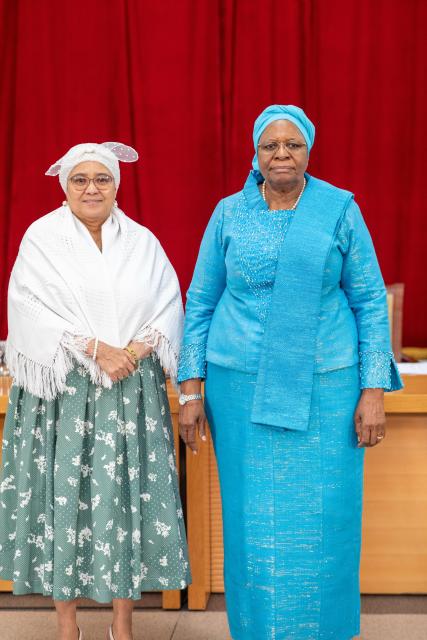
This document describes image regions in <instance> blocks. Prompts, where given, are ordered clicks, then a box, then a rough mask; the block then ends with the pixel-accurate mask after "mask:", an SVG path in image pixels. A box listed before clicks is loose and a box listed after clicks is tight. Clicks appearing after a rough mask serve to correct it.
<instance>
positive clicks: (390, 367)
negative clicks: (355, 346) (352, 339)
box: [359, 351, 403, 391]
mask: <svg viewBox="0 0 427 640" xmlns="http://www.w3.org/2000/svg"><path fill="white" fill-rule="evenodd" d="M359 358H360V364H359V366H360V387H361V389H374V388H375V389H384V390H385V391H395V390H396V389H400V388H401V387H402V386H403V385H402V382H401V380H400V376H399V372H398V370H397V367H396V363H395V361H394V357H393V353H392V352H391V351H364V352H362V353H360V354H359Z"/></svg>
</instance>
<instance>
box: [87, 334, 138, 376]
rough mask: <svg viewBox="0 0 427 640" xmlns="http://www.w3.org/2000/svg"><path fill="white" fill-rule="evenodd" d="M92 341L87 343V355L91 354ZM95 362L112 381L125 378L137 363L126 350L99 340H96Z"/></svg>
mask: <svg viewBox="0 0 427 640" xmlns="http://www.w3.org/2000/svg"><path fill="white" fill-rule="evenodd" d="M94 343H95V341H91V342H90V343H89V344H88V354H89V355H92V354H93V349H94ZM96 362H97V363H98V364H99V366H100V367H101V369H102V370H103V371H104V372H105V373H106V374H107V375H108V376H109V377H110V378H111V380H112V381H113V382H118V381H119V380H123V378H127V377H128V375H130V374H131V373H133V372H134V371H135V368H136V365H137V363H136V362H135V361H134V359H133V358H132V356H131V354H130V353H129V352H128V351H125V350H124V349H120V348H118V347H112V346H111V345H109V344H106V343H105V342H101V341H99V342H98V349H97V351H96Z"/></svg>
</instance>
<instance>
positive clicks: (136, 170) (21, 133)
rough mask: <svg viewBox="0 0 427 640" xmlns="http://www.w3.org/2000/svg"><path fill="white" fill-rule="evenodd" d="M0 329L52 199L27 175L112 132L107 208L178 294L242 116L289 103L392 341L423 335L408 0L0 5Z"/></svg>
mask: <svg viewBox="0 0 427 640" xmlns="http://www.w3.org/2000/svg"><path fill="white" fill-rule="evenodd" d="M0 11H1V15H0V18H1V26H0V54H1V55H0V74H1V78H0V82H1V94H0V136H1V137H0V165H1V166H0V230H1V240H0V259H1V268H0V303H1V306H0V316H1V317H0V337H4V336H5V335H6V330H7V329H6V303H5V300H6V291H7V282H8V277H9V273H10V269H11V267H12V265H13V262H14V259H15V257H16V253H17V250H18V246H19V242H20V240H21V237H22V235H23V233H24V231H25V229H26V228H27V227H28V225H29V224H30V223H31V222H32V221H33V220H35V219H36V218H38V217H40V216H41V215H43V214H44V213H46V212H48V211H50V210H52V209H53V208H55V207H57V206H59V204H60V203H61V201H62V200H63V194H62V191H61V189H60V187H59V184H58V181H57V179H54V178H48V177H45V176H44V172H45V171H46V169H47V168H48V167H49V166H50V164H51V163H53V162H54V161H55V160H57V159H58V158H59V157H60V156H61V155H62V154H63V153H64V152H65V151H66V150H67V149H68V148H69V147H70V146H71V145H74V144H77V143H79V142H84V141H103V140H120V141H123V142H127V143H129V144H132V145H133V146H135V147H136V149H138V151H139V152H140V156H141V160H140V162H138V163H137V164H136V165H131V166H124V167H123V165H122V185H121V187H120V191H119V193H118V200H119V204H120V206H121V207H122V208H123V209H124V210H125V211H126V212H127V213H128V214H129V215H130V216H131V217H133V218H134V219H136V220H138V221H140V222H142V223H143V224H145V225H146V226H148V227H149V228H150V229H151V230H152V231H153V232H154V233H155V234H156V235H157V237H158V238H159V239H160V241H161V242H162V244H163V246H164V248H165V250H166V251H167V253H168V255H169V257H170V259H171V261H172V263H173V264H174V266H175V268H176V270H177V272H178V274H179V277H180V280H181V284H182V286H183V290H184V291H185V289H186V287H187V286H188V283H189V280H190V278H191V273H192V269H193V266H194V261H195V258H196V255H197V250H198V245H199V241H200V238H201V235H202V233H203V229H204V227H205V225H206V222H207V220H208V218H209V216H210V213H211V211H212V209H213V207H214V205H215V203H216V201H217V200H218V199H219V198H221V197H222V196H224V195H227V194H228V193H231V192H234V191H236V190H238V189H240V188H241V187H242V184H243V181H244V179H245V177H246V175H247V172H248V170H249V168H250V164H251V158H252V155H253V150H252V139H251V131H252V125H253V121H254V119H255V117H256V116H257V115H258V113H259V112H260V111H261V110H262V109H263V108H264V107H265V106H266V105H268V104H270V103H275V102H280V103H285V104H286V103H293V104H298V105H300V106H302V107H303V108H304V109H305V110H306V112H307V114H308V115H309V117H310V118H311V119H312V120H313V121H314V123H315V124H316V127H317V137H316V142H315V145H314V148H313V151H312V154H311V159H310V167H309V171H311V173H313V175H316V176H318V177H321V178H324V179H326V180H328V181H330V182H332V183H334V184H337V185H338V186H341V187H345V188H347V189H350V190H352V191H353V192H354V193H355V194H356V199H357V201H358V202H359V204H360V205H361V208H362V211H363V213H364V215H365V219H366V221H367V223H368V226H369V228H370V230H371V233H372V236H373V239H374V242H375V246H376V249H377V253H378V256H379V259H380V263H381V267H382V270H383V274H384V277H385V280H386V282H396V281H402V282H404V283H405V285H406V302H405V310H404V342H405V344H413V345H425V344H426V343H427V323H426V320H425V318H426V317H427V278H426V260H425V258H424V255H423V249H424V248H426V247H427V225H426V223H425V222H424V210H425V208H426V206H425V200H424V196H423V187H424V179H425V178H424V176H425V174H426V162H425V144H426V140H427V136H426V134H427V125H426V122H427V118H426V116H425V114H426V113H427V94H426V83H425V77H424V73H423V68H424V64H425V60H426V48H427V40H426V38H425V27H424V25H425V24H426V23H427V2H425V0H406V2H401V0H347V1H345V2H343V1H342V0H263V2H259V1H258V2H255V0H193V1H191V0H179V2H178V1H177V0H163V1H162V2H152V1H148V0H108V2H107V1H106V0H85V1H84V2H83V1H82V0H61V2H57V1H56V0H37V2H36V1H35V0H1V2H0Z"/></svg>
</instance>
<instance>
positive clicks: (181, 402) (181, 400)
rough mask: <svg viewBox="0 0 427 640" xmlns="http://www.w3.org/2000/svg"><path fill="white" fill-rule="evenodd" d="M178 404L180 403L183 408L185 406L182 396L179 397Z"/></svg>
mask: <svg viewBox="0 0 427 640" xmlns="http://www.w3.org/2000/svg"><path fill="white" fill-rule="evenodd" d="M178 402H179V404H180V405H182V406H183V405H184V404H185V399H184V398H183V397H182V396H179V398H178Z"/></svg>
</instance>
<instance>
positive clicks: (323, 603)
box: [206, 363, 364, 640]
mask: <svg viewBox="0 0 427 640" xmlns="http://www.w3.org/2000/svg"><path fill="white" fill-rule="evenodd" d="M255 383H256V376H255V375H252V374H247V373H243V372H239V371H234V370H231V369H226V368H223V367H219V366H217V365H214V364H211V363H209V364H208V372H207V378H206V410H207V415H208V419H209V422H210V426H211V431H212V437H213V441H214V446H215V452H216V458H217V463H218V472H219V479H220V487H221V499H222V509H223V532H224V582H225V595H226V603H227V613H228V621H229V626H230V632H231V635H232V637H233V640H349V639H350V638H352V637H353V636H356V635H358V634H359V620H360V594H359V560H360V543H361V515H362V491H363V458H364V451H363V449H358V448H357V438H356V434H355V431H354V425H353V414H354V411H355V408H356V405H357V402H358V400H359V397H360V385H359V371H358V366H357V365H355V366H352V367H347V368H344V369H340V370H337V371H332V372H327V373H321V374H316V375H315V378H314V387H313V396H312V405H311V418H310V425H309V429H308V431H306V432H301V431H290V430H286V429H277V428H274V427H266V426H263V425H258V424H254V423H252V422H251V421H250V414H251V407H252V398H253V393H254V387H255ZM295 411H298V407H297V406H296V407H295Z"/></svg>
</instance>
